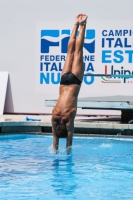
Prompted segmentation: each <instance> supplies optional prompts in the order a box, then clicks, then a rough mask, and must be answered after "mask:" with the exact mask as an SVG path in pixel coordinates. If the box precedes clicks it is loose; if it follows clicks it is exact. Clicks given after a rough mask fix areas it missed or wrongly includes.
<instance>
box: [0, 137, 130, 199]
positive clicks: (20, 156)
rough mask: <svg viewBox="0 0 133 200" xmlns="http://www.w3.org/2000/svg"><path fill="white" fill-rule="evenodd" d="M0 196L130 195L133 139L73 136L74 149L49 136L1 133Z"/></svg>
mask: <svg viewBox="0 0 133 200" xmlns="http://www.w3.org/2000/svg"><path fill="white" fill-rule="evenodd" d="M0 199H1V200H18V199H20V200H36V199H37V200H49V199H50V200H56V199H61V200H63V199H64V200H67V199H72V200H73V199H79V200H88V199H89V200H91V199H94V200H110V199H111V200H114V199H117V200H118V199H120V200H125V199H127V200H130V199H131V200H132V199H133V139H130V138H127V139H125V138H117V137H114V138H105V137H74V139H73V151H72V155H69V156H67V155H66V153H65V139H61V140H60V149H59V154H58V155H55V154H54V152H53V149H52V137H51V136H44V135H30V134H21V135H19V134H14V135H5V136H0Z"/></svg>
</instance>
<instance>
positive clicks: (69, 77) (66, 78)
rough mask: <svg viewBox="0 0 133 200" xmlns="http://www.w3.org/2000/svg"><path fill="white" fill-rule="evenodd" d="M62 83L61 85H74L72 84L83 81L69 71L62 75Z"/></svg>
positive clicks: (79, 83)
mask: <svg viewBox="0 0 133 200" xmlns="http://www.w3.org/2000/svg"><path fill="white" fill-rule="evenodd" d="M60 84H61V85H72V84H77V85H81V81H80V80H79V79H78V78H77V77H76V76H75V75H74V74H73V73H72V72H67V73H65V74H63V75H62V76H61V81H60Z"/></svg>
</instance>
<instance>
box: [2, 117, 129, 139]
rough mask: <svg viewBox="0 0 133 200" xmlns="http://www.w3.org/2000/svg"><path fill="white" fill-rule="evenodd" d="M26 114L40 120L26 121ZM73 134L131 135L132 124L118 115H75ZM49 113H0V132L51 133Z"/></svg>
mask: <svg viewBox="0 0 133 200" xmlns="http://www.w3.org/2000/svg"><path fill="white" fill-rule="evenodd" d="M26 116H28V117H31V118H38V119H41V121H26ZM74 124H75V129H74V135H77V134H78V135H81V136H82V135H86V136H87V135H96V136H97V135H101V136H103V135H104V136H110V135H114V136H116V135H117V136H121V135H122V136H126V137H133V124H126V123H125V124H124V123H121V117H120V116H108V117H106V116H97V117H88V116H84V117H82V116H76V118H75V122H74ZM51 132H52V126H51V115H6V114H4V115H0V134H9V133H35V134H51Z"/></svg>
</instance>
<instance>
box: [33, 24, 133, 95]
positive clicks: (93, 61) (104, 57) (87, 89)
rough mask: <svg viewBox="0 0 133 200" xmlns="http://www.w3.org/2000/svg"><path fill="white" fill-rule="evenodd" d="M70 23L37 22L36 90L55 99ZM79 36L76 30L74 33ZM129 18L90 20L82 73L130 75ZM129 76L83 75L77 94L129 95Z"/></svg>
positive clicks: (132, 58) (132, 30) (132, 48)
mask: <svg viewBox="0 0 133 200" xmlns="http://www.w3.org/2000/svg"><path fill="white" fill-rule="evenodd" d="M72 28H73V23H72V22H64V23H63V22H38V24H37V28H36V70H35V73H36V74H35V89H36V93H43V94H45V99H48V98H57V96H58V93H59V84H60V78H61V71H62V69H63V65H64V62H65V60H66V55H67V45H68V41H69V38H70V35H71V31H72ZM77 35H78V33H77ZM132 36H133V27H132V21H126V22H123V21H89V20H88V23H87V27H86V33H85V40H84V47H83V61H84V74H86V73H89V74H105V75H106V74H116V75H133V37H132ZM132 86H133V79H132V78H127V77H126V78H125V77H121V76H117V77H110V76H101V77H95V76H84V79H83V82H82V87H81V91H80V94H79V96H80V97H86V96H99V95H101V96H102V95H105V94H106V95H116V94H117V95H126V94H127V95H129V94H130V95H132V93H133V92H132V91H133V90H131V88H132Z"/></svg>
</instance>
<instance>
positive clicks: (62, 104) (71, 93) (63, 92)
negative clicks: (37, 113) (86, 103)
mask: <svg viewBox="0 0 133 200" xmlns="http://www.w3.org/2000/svg"><path fill="white" fill-rule="evenodd" d="M79 90H80V86H79V85H76V84H72V85H69V86H68V85H60V96H59V98H58V101H57V103H56V106H55V107H54V109H53V112H54V113H53V114H54V117H55V118H61V120H63V118H64V120H65V119H66V120H67V118H70V116H71V117H72V118H73V117H75V115H76V110H77V98H78V93H79Z"/></svg>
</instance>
